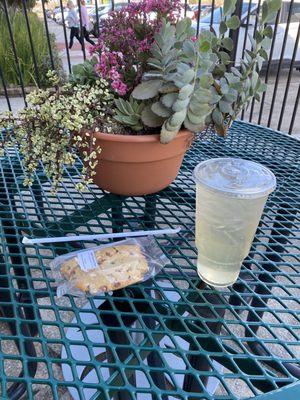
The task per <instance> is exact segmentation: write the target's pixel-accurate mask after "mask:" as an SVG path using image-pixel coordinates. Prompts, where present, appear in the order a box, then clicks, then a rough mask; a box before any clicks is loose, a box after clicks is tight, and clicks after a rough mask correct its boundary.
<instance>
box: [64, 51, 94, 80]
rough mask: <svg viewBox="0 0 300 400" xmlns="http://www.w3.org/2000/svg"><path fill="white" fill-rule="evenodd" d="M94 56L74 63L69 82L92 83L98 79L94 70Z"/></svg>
mask: <svg viewBox="0 0 300 400" xmlns="http://www.w3.org/2000/svg"><path fill="white" fill-rule="evenodd" d="M97 62H98V61H97V59H96V57H93V58H91V59H90V60H86V61H85V62H83V63H81V64H75V65H73V67H72V74H71V75H70V77H69V82H70V83H72V84H77V85H93V84H95V83H96V81H97V80H98V79H99V77H98V75H97V74H96V71H95V66H96V64H97Z"/></svg>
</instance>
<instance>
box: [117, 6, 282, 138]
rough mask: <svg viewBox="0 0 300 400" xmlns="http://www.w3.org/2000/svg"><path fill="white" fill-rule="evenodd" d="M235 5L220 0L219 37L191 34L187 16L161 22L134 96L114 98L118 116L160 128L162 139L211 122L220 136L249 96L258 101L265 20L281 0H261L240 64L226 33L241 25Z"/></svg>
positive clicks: (268, 33)
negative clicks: (233, 57) (174, 21)
mask: <svg viewBox="0 0 300 400" xmlns="http://www.w3.org/2000/svg"><path fill="white" fill-rule="evenodd" d="M235 6H236V0H225V1H224V6H223V12H222V18H221V23H220V29H219V35H218V36H217V35H216V33H215V32H214V31H213V30H211V31H204V32H201V33H200V35H199V37H198V38H197V39H195V30H194V29H193V28H192V27H191V21H190V19H188V18H185V19H183V20H181V21H179V22H178V23H177V24H176V26H173V25H172V24H171V23H170V22H166V21H164V22H163V24H162V27H161V29H160V30H159V32H158V33H157V34H156V35H155V41H154V44H153V45H152V48H151V57H150V58H149V59H148V67H149V68H150V70H149V71H147V72H146V73H144V75H143V81H142V82H141V83H140V84H139V85H138V86H136V87H135V89H134V90H133V92H132V94H131V96H132V98H133V99H132V98H131V99H129V100H122V101H119V100H118V101H117V102H116V107H117V110H118V111H117V116H116V118H117V120H118V121H119V122H121V123H123V124H125V125H128V126H130V127H132V128H133V129H137V127H139V126H141V123H142V124H143V125H145V126H148V127H161V142H162V143H168V142H169V141H170V140H172V139H173V138H174V137H175V136H176V134H177V133H178V131H179V130H180V129H181V127H182V126H184V127H186V128H187V129H189V130H191V131H192V132H199V131H201V130H203V129H204V127H205V126H207V125H213V126H214V128H215V130H216V132H217V133H218V134H220V135H222V136H224V135H225V134H226V132H227V130H228V127H229V126H230V124H231V122H232V121H233V120H234V119H235V118H236V117H237V116H238V114H239V113H240V111H241V110H242V109H244V108H246V107H247V106H248V105H249V104H250V102H251V101H252V99H253V98H255V99H256V100H257V101H259V100H260V95H261V93H263V91H264V90H265V89H266V85H265V84H264V83H262V81H261V79H260V78H259V71H260V69H261V68H262V64H263V62H264V61H265V60H267V59H268V53H267V51H268V50H269V48H270V45H271V38H272V34H273V32H272V28H271V26H270V25H267V24H268V23H270V22H272V21H273V20H274V18H275V16H276V13H277V11H278V10H279V8H280V6H281V0H265V2H264V3H263V6H262V15H261V17H260V19H259V23H258V28H257V30H256V31H255V34H254V38H253V37H251V36H250V35H249V38H250V41H251V45H252V48H251V50H246V51H245V58H244V59H243V60H241V63H240V68H236V67H233V66H231V60H230V52H231V51H232V49H233V46H234V45H233V41H232V39H231V38H230V37H228V36H226V35H227V32H228V30H229V29H233V30H234V29H238V27H239V25H240V21H239V18H238V17H237V16H236V15H232V14H233V12H234V10H235ZM133 104H134V107H133ZM141 104H143V106H139V105H141Z"/></svg>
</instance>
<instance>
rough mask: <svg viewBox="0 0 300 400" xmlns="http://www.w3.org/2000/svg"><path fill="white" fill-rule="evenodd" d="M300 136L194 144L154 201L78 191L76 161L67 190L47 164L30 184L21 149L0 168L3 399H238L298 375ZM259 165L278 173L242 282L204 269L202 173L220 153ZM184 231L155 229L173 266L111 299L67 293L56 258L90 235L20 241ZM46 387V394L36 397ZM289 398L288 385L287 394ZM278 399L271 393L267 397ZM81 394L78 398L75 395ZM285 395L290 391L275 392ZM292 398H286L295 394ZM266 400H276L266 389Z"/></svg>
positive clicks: (243, 135)
mask: <svg viewBox="0 0 300 400" xmlns="http://www.w3.org/2000/svg"><path fill="white" fill-rule="evenodd" d="M299 155H300V142H298V141H296V140H295V139H292V138H290V137H287V136H285V135H282V134H280V133H278V132H274V131H271V130H269V129H266V128H262V127H258V126H254V125H251V124H246V123H243V122H236V123H235V124H234V125H233V127H232V128H231V130H230V134H229V136H228V138H227V139H226V140H223V139H214V140H206V141H205V140H204V141H198V142H196V143H195V144H194V145H193V147H192V149H191V150H190V151H189V152H188V154H187V155H186V157H185V161H184V164H183V166H182V168H181V171H180V174H179V176H178V178H177V180H176V181H175V182H174V183H173V184H172V185H171V186H170V187H169V188H167V189H166V190H164V191H162V192H160V193H158V194H156V195H152V196H147V197H145V198H142V197H139V198H138V197H135V198H131V197H127V198H122V197H119V196H115V195H112V194H108V193H103V192H102V191H101V190H100V189H98V188H92V189H91V191H89V192H87V193H78V192H77V191H76V190H75V183H76V182H77V181H78V170H77V167H78V168H80V163H79V162H78V166H76V167H74V168H72V169H69V170H67V171H66V176H65V180H64V183H63V186H62V188H61V189H60V190H59V192H58V194H57V196H54V195H52V194H51V190H50V185H49V183H48V182H47V180H46V179H45V176H44V175H43V171H42V170H41V171H40V173H39V174H37V179H36V182H35V183H34V185H33V186H32V187H31V188H30V189H28V188H24V187H23V185H22V174H23V171H22V166H21V164H20V159H19V156H18V153H17V152H15V151H14V150H11V151H9V152H8V153H7V154H6V157H4V158H3V159H2V160H1V165H0V179H1V185H0V216H1V224H0V245H1V250H0V339H1V349H0V376H1V386H0V391H1V395H0V397H1V399H20V398H21V396H22V395H24V398H26V399H35V398H49V399H63V398H64V397H63V396H64V395H66V393H67V392H68V393H71V394H72V396H73V398H74V399H93V400H96V399H112V398H113V399H118V400H127V399H138V400H144V399H145V400H148V399H155V400H156V399H162V400H166V399H182V400H183V399H190V400H191V399H240V398H251V397H255V396H259V395H261V394H263V393H268V392H272V391H275V392H276V390H279V389H281V390H282V393H288V392H289V387H287V388H285V386H287V385H290V384H292V385H291V387H292V389H291V390H292V395H291V397H293V398H294V399H295V398H296V395H295V393H296V392H297V393H298V392H299V386H298V387H297V385H296V386H295V384H293V383H294V382H295V381H297V380H298V379H299V378H300V347H299V336H300V323H299V322H300V315H299V313H300V309H299V302H300V300H299V293H300V217H299V215H300V214H299V212H300V157H299ZM224 156H228V157H241V158H245V159H250V160H253V161H258V162H260V163H262V164H264V165H266V166H267V167H269V168H270V169H271V170H272V171H273V172H274V173H275V174H276V176H277V179H278V189H277V190H276V192H274V193H273V194H272V195H271V196H270V198H269V201H268V203H267V206H266V208H265V211H264V214H263V217H262V220H261V223H260V226H259V228H258V230H257V233H256V236H255V239H254V242H253V246H252V248H251V251H250V254H249V256H248V258H247V259H246V260H245V262H244V264H243V267H242V273H241V275H240V278H239V280H238V282H237V283H236V284H235V285H234V286H233V287H230V288H226V289H218V290H216V289H214V288H212V287H209V286H206V285H205V284H204V283H203V282H201V281H200V279H199V278H198V276H197V274H196V270H195V263H196V250H195V244H194V219H195V218H194V212H195V193H194V184H193V180H192V176H191V175H192V170H193V168H194V167H195V165H196V164H197V163H199V162H200V161H202V160H204V159H207V158H211V157H224ZM175 226H180V227H181V228H182V231H181V233H180V235H178V236H173V237H163V236H162V237H158V238H157V239H156V240H157V243H158V244H159V245H160V246H161V248H162V249H163V251H164V252H165V253H166V255H167V256H168V258H169V261H170V262H169V264H168V265H167V266H166V267H165V268H164V269H163V271H162V272H161V273H160V274H159V275H157V276H156V277H155V278H154V279H153V280H149V281H147V282H145V283H143V284H138V285H134V286H131V287H128V288H126V289H124V290H120V291H117V292H114V294H113V295H106V296H98V297H90V298H88V299H87V300H85V301H83V300H82V299H78V298H76V297H73V296H64V297H63V298H61V299H57V297H56V291H55V282H54V280H53V279H52V275H51V271H50V269H49V263H50V261H51V260H52V259H53V258H54V257H55V256H56V255H59V254H63V253H66V252H69V251H74V250H76V249H79V248H81V247H82V246H88V245H91V243H80V244H79V243H68V244H57V245H56V244H53V245H47V246H46V245H26V246H25V245H22V244H21V240H22V236H23V235H24V234H26V235H28V236H30V237H44V236H62V235H65V234H68V233H77V234H80V233H102V232H103V233H104V232H111V231H121V230H125V231H126V230H127V231H128V230H135V229H137V228H143V229H147V228H149V229H151V228H153V227H154V228H166V227H175ZM41 390H43V393H44V395H43V396H44V397H36V396H37V393H39V392H40V391H41ZM280 393H281V392H280ZM270 396H271V395H270ZM68 398H70V397H68ZM276 398H279V397H278V396H277V397H276ZM284 398H285V399H287V398H288V396H287V395H286V396H285V397H284ZM268 399H269V397H268Z"/></svg>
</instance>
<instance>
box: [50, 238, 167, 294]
mask: <svg viewBox="0 0 300 400" xmlns="http://www.w3.org/2000/svg"><path fill="white" fill-rule="evenodd" d="M167 262H168V259H167V257H166V256H165V255H164V253H163V252H162V251H161V249H160V248H159V247H158V245H157V244H156V243H155V241H154V239H153V238H152V237H146V238H138V239H127V240H122V241H120V242H115V243H109V244H107V245H103V246H97V247H92V248H90V249H85V250H81V251H74V252H72V253H68V254H64V255H62V256H59V257H56V258H55V259H54V260H53V261H52V262H51V264H50V267H51V268H52V270H53V271H54V277H55V279H56V282H57V284H58V286H57V296H58V297H61V296H63V295H64V294H73V295H77V296H82V295H86V294H91V295H96V294H101V293H106V292H112V291H114V290H118V289H121V288H124V287H126V286H129V285H132V284H134V283H137V282H143V281H146V280H147V279H149V278H150V277H153V276H155V275H156V274H157V273H158V272H159V271H160V270H161V269H162V268H163V266H164V265H165V264H166V263H167Z"/></svg>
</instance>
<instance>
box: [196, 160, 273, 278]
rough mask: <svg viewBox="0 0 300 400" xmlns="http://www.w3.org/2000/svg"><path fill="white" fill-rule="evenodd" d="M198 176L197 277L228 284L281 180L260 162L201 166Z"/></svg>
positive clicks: (206, 164) (233, 162)
mask: <svg viewBox="0 0 300 400" xmlns="http://www.w3.org/2000/svg"><path fill="white" fill-rule="evenodd" d="M194 176H195V180H196V183H197V185H196V246H197V250H198V260H197V269H198V274H199V276H200V277H201V279H203V280H204V281H205V282H206V283H209V284H211V285H213V286H229V285H232V284H233V283H234V282H235V281H236V280H237V278H238V275H239V272H240V268H241V265H242V262H243V260H244V258H245V257H246V256H247V255H248V253H249V250H250V247H251V244H252V241H253V238H254V235H255V232H256V229H257V226H258V224H259V221H260V218H261V215H262V212H263V209H264V206H265V203H266V201H267V198H268V194H269V193H270V192H271V191H272V190H274V188H275V185H276V179H275V176H274V175H273V173H272V172H271V171H269V170H268V169H266V168H265V167H263V166H261V165H260V164H256V163H252V162H249V161H245V160H239V159H228V158H227V159H213V160H208V161H206V162H204V163H201V164H199V165H198V166H197V167H196V169H195V173H194Z"/></svg>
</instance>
